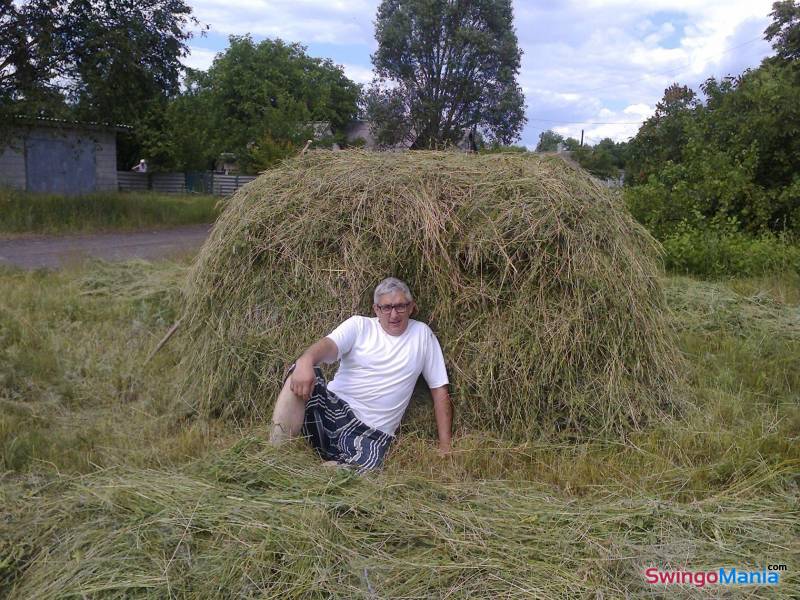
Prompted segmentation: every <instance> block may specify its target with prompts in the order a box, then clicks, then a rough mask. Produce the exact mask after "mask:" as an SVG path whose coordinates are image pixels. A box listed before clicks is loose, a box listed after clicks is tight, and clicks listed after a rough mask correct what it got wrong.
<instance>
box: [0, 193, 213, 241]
mask: <svg viewBox="0 0 800 600" xmlns="http://www.w3.org/2000/svg"><path fill="white" fill-rule="evenodd" d="M218 214H219V198H217V197H214V196H197V195H192V196H189V195H177V194H157V193H151V192H96V193H93V194H85V195H82V196H59V195H56V194H38V193H32V192H22V191H18V190H9V189H3V188H0V234H2V233H69V232H81V231H94V230H103V229H136V228H140V227H167V226H176V225H191V224H196V223H211V222H213V221H214V219H215V218H216V217H217V215H218Z"/></svg>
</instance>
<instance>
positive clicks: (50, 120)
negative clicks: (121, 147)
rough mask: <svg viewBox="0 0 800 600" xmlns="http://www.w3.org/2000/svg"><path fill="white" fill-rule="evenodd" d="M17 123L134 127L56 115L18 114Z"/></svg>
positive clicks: (15, 118) (122, 128) (96, 127)
mask: <svg viewBox="0 0 800 600" xmlns="http://www.w3.org/2000/svg"><path fill="white" fill-rule="evenodd" d="M13 120H14V122H15V123H19V124H22V125H41V126H43V127H76V128H81V129H105V130H108V129H113V130H114V131H131V130H132V129H133V127H131V126H130V125H123V124H121V123H117V124H112V123H99V122H97V121H75V120H72V119H56V118H54V117H28V116H25V115H17V116H15V117H13Z"/></svg>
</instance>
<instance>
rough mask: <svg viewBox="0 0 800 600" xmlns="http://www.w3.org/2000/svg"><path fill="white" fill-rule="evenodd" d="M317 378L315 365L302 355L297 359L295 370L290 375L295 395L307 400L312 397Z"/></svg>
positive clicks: (290, 384)
mask: <svg viewBox="0 0 800 600" xmlns="http://www.w3.org/2000/svg"><path fill="white" fill-rule="evenodd" d="M316 380H317V376H316V374H315V373H314V365H313V364H312V363H310V362H309V361H308V360H306V359H305V357H303V356H301V357H300V358H298V359H297V362H296V363H295V367H294V371H293V372H292V374H291V375H290V376H289V389H291V390H292V393H293V394H294V395H295V396H297V397H298V398H301V399H302V400H306V401H307V400H308V399H309V398H310V397H311V392H312V391H313V390H314V384H315V383H316Z"/></svg>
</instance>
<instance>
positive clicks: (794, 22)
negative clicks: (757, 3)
mask: <svg viewBox="0 0 800 600" xmlns="http://www.w3.org/2000/svg"><path fill="white" fill-rule="evenodd" d="M770 16H771V17H772V23H770V25H769V27H767V29H766V30H765V31H764V37H765V38H766V39H767V41H770V42H772V47H773V49H774V50H775V56H776V58H777V59H778V60H784V61H793V60H797V59H800V4H798V3H797V1H796V0H783V1H782V2H775V3H774V4H773V5H772V12H771V13H770Z"/></svg>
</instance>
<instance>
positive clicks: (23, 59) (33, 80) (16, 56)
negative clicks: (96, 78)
mask: <svg viewBox="0 0 800 600" xmlns="http://www.w3.org/2000/svg"><path fill="white" fill-rule="evenodd" d="M57 5H58V0H32V1H30V2H26V3H24V4H20V5H16V4H15V3H14V2H13V0H0V9H2V10H0V130H6V129H8V127H9V126H10V124H11V123H10V117H11V116H13V115H38V114H41V113H48V114H50V115H51V116H63V115H64V112H65V111H66V105H65V103H64V100H63V98H62V96H61V94H60V93H59V90H58V88H57V86H55V85H54V83H53V79H54V78H55V76H56V72H57V62H58V61H57V60H56V55H55V52H54V50H53V38H54V34H55V32H56V30H57V26H56V23H55V22H54V20H53V19H52V14H53V12H54V10H55V8H56V6H57ZM0 133H1V132H0Z"/></svg>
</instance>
